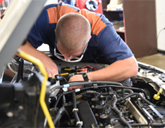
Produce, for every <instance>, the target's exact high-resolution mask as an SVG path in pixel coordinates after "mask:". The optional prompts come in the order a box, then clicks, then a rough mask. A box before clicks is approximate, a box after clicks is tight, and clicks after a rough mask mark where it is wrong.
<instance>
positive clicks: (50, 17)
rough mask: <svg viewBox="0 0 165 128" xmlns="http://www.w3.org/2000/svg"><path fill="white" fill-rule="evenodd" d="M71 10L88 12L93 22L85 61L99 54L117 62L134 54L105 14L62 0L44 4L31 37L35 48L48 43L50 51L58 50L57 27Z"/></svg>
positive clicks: (104, 58) (89, 60) (88, 16)
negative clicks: (62, 1) (56, 43)
mask: <svg viewBox="0 0 165 128" xmlns="http://www.w3.org/2000/svg"><path fill="white" fill-rule="evenodd" d="M69 12H74V13H79V14H81V15H83V16H85V17H86V18H87V19H88V20H89V22H90V24H91V36H92V38H91V39H90V41H89V43H88V47H87V50H86V52H85V54H84V57H83V59H82V61H83V62H92V61H93V62H95V61H97V60H98V59H99V58H102V60H106V62H107V63H109V64H110V63H113V62H115V61H118V60H123V59H126V58H129V57H131V56H133V53H132V52H131V50H130V48H129V47H128V46H127V44H126V43H125V42H124V41H123V40H122V39H121V37H120V36H119V35H118V34H117V33H116V31H115V29H114V27H113V25H112V24H111V23H110V22H109V20H108V19H107V18H106V17H105V16H104V15H102V14H99V13H93V12H90V11H87V10H84V9H82V10H80V9H78V8H76V7H73V6H71V5H67V4H63V3H59V4H51V5H48V6H46V7H44V9H43V11H42V13H41V15H40V16H39V18H38V20H37V21H36V23H35V24H34V26H33V28H32V29H31V31H30V33H29V35H28V38H27V39H28V41H29V43H31V44H32V45H33V46H34V47H35V48H37V47H39V46H40V45H41V44H42V43H45V44H48V45H49V48H50V52H51V53H52V54H54V48H55V44H54V42H55V40H56V38H55V31H54V30H55V28H56V23H57V21H58V19H59V18H60V17H61V16H62V15H64V14H66V13H69Z"/></svg>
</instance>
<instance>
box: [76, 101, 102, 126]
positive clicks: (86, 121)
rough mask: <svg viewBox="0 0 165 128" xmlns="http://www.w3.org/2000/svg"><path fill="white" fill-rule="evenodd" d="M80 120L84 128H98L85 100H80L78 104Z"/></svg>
mask: <svg viewBox="0 0 165 128" xmlns="http://www.w3.org/2000/svg"><path fill="white" fill-rule="evenodd" d="M78 109H79V116H80V120H82V121H83V127H84V128H91V127H94V128H99V126H98V124H97V120H96V118H95V116H94V114H93V112H92V110H91V108H90V106H89V103H88V102H87V101H85V100H81V101H80V103H79V104H78Z"/></svg>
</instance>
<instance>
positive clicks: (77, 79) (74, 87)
mask: <svg viewBox="0 0 165 128" xmlns="http://www.w3.org/2000/svg"><path fill="white" fill-rule="evenodd" d="M74 81H84V79H83V77H82V75H74V76H72V77H71V78H70V79H69V82H74ZM83 87H84V85H79V86H72V87H69V88H68V90H69V91H70V90H72V89H77V88H83Z"/></svg>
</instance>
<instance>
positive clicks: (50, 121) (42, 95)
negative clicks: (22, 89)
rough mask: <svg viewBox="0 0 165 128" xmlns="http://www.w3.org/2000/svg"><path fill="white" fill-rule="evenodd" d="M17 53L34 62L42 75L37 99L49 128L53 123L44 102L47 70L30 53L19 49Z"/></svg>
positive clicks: (52, 126)
mask: <svg viewBox="0 0 165 128" xmlns="http://www.w3.org/2000/svg"><path fill="white" fill-rule="evenodd" d="M18 53H19V55H20V56H21V57H23V58H24V59H26V60H28V61H30V62H32V63H34V64H36V65H37V66H38V67H39V69H40V71H41V73H42V74H43V76H44V80H43V82H42V86H41V92H40V99H39V101H40V105H41V108H42V110H43V112H44V114H45V116H46V118H47V121H48V125H49V127H50V128H55V126H54V123H53V121H52V118H51V116H50V113H49V110H48V108H47V106H46V103H45V93H46V82H47V80H48V74H47V72H46V70H45V68H44V65H43V64H42V63H41V61H40V60H38V59H36V58H34V57H33V56H30V55H28V54H26V53H25V52H22V51H21V50H18Z"/></svg>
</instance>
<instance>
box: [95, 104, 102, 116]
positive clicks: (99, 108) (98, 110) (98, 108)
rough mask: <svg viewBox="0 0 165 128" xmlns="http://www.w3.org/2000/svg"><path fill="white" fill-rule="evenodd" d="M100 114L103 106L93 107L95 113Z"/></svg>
mask: <svg viewBox="0 0 165 128" xmlns="http://www.w3.org/2000/svg"><path fill="white" fill-rule="evenodd" d="M102 112H103V106H101V105H96V106H95V113H98V114H100V113H102Z"/></svg>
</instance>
